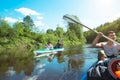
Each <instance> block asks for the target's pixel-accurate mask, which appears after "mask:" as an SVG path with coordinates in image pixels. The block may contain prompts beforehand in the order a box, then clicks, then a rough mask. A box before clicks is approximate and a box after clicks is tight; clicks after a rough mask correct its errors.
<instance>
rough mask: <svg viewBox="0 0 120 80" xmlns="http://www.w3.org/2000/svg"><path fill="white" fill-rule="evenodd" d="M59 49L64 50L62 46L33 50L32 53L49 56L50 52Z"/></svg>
mask: <svg viewBox="0 0 120 80" xmlns="http://www.w3.org/2000/svg"><path fill="white" fill-rule="evenodd" d="M60 51H64V48H55V49H46V48H43V49H40V50H35V51H34V55H35V56H36V57H42V56H49V55H51V54H57V53H58V52H60Z"/></svg>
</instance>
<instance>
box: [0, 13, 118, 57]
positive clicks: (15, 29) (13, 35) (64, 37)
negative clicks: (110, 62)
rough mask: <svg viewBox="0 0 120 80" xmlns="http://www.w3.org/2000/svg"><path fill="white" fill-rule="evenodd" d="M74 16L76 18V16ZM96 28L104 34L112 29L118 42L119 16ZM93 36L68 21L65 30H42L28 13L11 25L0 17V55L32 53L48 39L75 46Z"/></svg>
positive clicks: (90, 32)
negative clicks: (21, 19)
mask: <svg viewBox="0 0 120 80" xmlns="http://www.w3.org/2000/svg"><path fill="white" fill-rule="evenodd" d="M74 17H75V18H77V19H78V17H77V16H74ZM40 27H42V26H40ZM96 30H97V31H100V32H103V33H104V34H106V32H108V31H110V30H113V31H115V32H116V35H117V42H120V18H118V19H117V20H115V21H113V22H111V23H105V24H103V25H100V26H98V27H97V28H96ZM95 36H96V33H94V32H93V31H90V30H88V31H85V32H83V27H82V26H81V25H79V24H73V23H68V24H67V31H64V30H63V28H61V27H60V26H59V25H57V27H56V30H53V29H48V30H47V31H46V32H43V31H39V29H37V28H36V27H35V25H34V21H33V20H32V19H31V17H30V16H29V15H27V16H25V17H24V18H23V22H16V23H14V24H13V26H10V25H9V24H8V23H7V21H5V20H4V19H2V18H0V55H2V54H9V56H10V55H11V56H14V57H25V56H28V55H32V54H33V50H36V49H41V48H43V47H45V45H46V44H47V42H49V41H51V42H52V44H53V45H55V44H56V42H57V41H58V40H60V41H61V42H62V43H63V46H70V45H74V46H75V45H84V44H86V43H91V42H92V41H93V39H94V37H95ZM100 41H105V39H104V38H102V39H101V40H100Z"/></svg>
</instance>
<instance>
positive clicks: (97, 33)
mask: <svg viewBox="0 0 120 80" xmlns="http://www.w3.org/2000/svg"><path fill="white" fill-rule="evenodd" d="M63 17H64V18H67V19H69V20H71V21H73V22H75V23H77V24H80V25H82V26H83V27H85V28H87V29H89V30H91V31H93V32H95V33H97V34H98V32H97V31H96V30H93V29H91V28H89V27H87V26H86V25H83V24H81V23H80V22H79V21H76V20H74V19H72V18H70V17H68V16H63ZM103 37H104V38H106V39H108V40H110V41H112V42H114V43H116V44H119V45H120V43H118V42H116V41H114V40H112V39H110V38H109V37H107V36H105V35H103Z"/></svg>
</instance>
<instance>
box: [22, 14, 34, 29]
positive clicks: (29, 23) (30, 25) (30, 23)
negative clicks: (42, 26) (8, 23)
mask: <svg viewBox="0 0 120 80" xmlns="http://www.w3.org/2000/svg"><path fill="white" fill-rule="evenodd" d="M23 23H24V24H25V27H26V28H28V29H32V28H33V26H34V22H33V20H32V19H31V17H30V16H29V15H27V16H25V17H24V18H23Z"/></svg>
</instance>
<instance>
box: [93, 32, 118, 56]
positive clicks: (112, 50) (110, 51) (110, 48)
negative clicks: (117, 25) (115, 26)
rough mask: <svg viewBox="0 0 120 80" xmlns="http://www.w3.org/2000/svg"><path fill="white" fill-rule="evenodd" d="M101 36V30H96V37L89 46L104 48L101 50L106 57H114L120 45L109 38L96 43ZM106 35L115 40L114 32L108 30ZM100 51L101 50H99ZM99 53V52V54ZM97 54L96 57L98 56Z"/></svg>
mask: <svg viewBox="0 0 120 80" xmlns="http://www.w3.org/2000/svg"><path fill="white" fill-rule="evenodd" d="M102 36H103V33H102V32H98V34H97V36H96V38H95V39H94V41H93V43H92V45H91V47H96V48H102V49H103V50H104V52H103V51H102V53H101V54H102V55H103V54H104V55H106V56H107V58H114V57H116V56H117V55H118V54H119V50H120V45H119V44H116V43H114V42H113V41H111V40H108V41H106V42H100V43H98V41H99V39H100V38H101V37H102ZM107 37H108V38H110V39H112V40H114V41H115V40H116V34H115V32H114V31H109V32H108V34H107ZM100 52H101V51H100ZM99 55H100V54H99ZM99 55H98V58H100V57H99Z"/></svg>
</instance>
